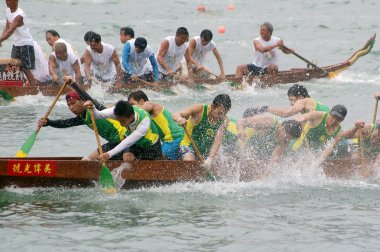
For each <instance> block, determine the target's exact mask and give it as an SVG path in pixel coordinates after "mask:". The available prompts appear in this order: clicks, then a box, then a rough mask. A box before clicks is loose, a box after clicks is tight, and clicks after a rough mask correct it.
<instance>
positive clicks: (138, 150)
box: [85, 100, 162, 162]
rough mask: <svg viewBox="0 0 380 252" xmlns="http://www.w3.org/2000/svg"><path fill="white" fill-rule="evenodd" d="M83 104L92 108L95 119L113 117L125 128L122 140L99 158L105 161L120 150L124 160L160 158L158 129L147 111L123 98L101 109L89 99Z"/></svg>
mask: <svg viewBox="0 0 380 252" xmlns="http://www.w3.org/2000/svg"><path fill="white" fill-rule="evenodd" d="M85 106H86V108H88V109H92V108H93V109H94V116H95V118H96V119H106V118H108V119H115V120H117V121H118V122H119V123H120V124H121V125H122V126H123V127H125V128H126V131H125V138H124V140H123V141H122V142H121V143H120V144H118V145H117V146H116V147H115V148H113V149H111V150H109V151H107V152H105V153H103V155H100V156H99V159H100V160H102V161H107V160H108V159H110V158H112V157H113V156H114V155H116V154H118V153H120V152H123V160H124V161H125V162H133V161H135V160H160V159H162V151H161V143H160V137H159V135H158V130H157V128H156V126H155V125H154V123H153V120H152V118H151V116H150V115H149V113H148V112H146V111H145V110H143V109H140V108H138V107H135V106H132V105H130V104H129V103H128V102H127V101H123V100H120V101H118V102H117V103H116V105H115V107H113V108H108V109H104V110H101V111H99V110H97V109H96V107H95V108H94V106H93V103H92V102H91V101H86V102H85Z"/></svg>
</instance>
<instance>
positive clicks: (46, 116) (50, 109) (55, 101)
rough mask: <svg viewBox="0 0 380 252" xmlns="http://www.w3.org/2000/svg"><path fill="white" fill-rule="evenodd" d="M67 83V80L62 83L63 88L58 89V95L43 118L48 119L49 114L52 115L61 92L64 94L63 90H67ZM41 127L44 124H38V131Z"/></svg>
mask: <svg viewBox="0 0 380 252" xmlns="http://www.w3.org/2000/svg"><path fill="white" fill-rule="evenodd" d="M66 85H67V83H66V82H65V83H64V84H63V85H62V87H61V89H60V90H59V91H58V94H57V96H56V97H55V98H54V101H53V103H52V104H51V105H50V108H49V109H48V111H47V112H46V114H45V115H44V117H43V120H46V119H47V118H48V116H49V115H50V112H51V111H52V110H53V108H54V106H55V104H56V103H57V101H58V99H59V97H60V96H61V94H62V93H63V91H64V90H65V88H66ZM41 127H42V126H38V127H37V132H39V131H40V129H41Z"/></svg>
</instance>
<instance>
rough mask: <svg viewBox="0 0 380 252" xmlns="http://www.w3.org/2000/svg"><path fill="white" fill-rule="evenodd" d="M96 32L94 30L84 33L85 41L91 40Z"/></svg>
mask: <svg viewBox="0 0 380 252" xmlns="http://www.w3.org/2000/svg"><path fill="white" fill-rule="evenodd" d="M94 34H96V32H93V31H88V32H86V33H85V34H84V37H83V39H84V41H85V42H89V41H90V37H92V36H93V35H94Z"/></svg>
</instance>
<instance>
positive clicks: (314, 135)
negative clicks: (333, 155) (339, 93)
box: [304, 113, 341, 150]
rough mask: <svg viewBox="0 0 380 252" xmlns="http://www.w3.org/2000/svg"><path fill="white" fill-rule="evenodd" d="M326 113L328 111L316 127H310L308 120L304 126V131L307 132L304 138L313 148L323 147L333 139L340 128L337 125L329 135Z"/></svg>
mask: <svg viewBox="0 0 380 252" xmlns="http://www.w3.org/2000/svg"><path fill="white" fill-rule="evenodd" d="M328 115H329V113H325V115H324V116H323V119H322V121H321V123H320V124H319V125H318V126H317V127H314V128H310V126H309V122H308V123H307V124H306V125H305V127H304V131H306V132H307V133H306V138H307V140H308V143H309V146H310V147H311V148H312V149H314V150H316V149H321V148H323V146H324V145H325V144H326V142H327V141H329V140H331V139H333V138H334V137H335V136H336V135H338V133H339V131H340V130H341V127H340V126H339V127H338V128H337V129H336V130H335V131H334V132H333V133H332V134H331V135H329V134H328V133H327V131H326V118H327V116H328Z"/></svg>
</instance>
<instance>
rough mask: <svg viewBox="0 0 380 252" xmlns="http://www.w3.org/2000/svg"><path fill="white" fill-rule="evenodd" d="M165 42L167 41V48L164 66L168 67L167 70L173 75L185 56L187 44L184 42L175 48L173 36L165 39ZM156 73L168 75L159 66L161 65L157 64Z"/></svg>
mask: <svg viewBox="0 0 380 252" xmlns="http://www.w3.org/2000/svg"><path fill="white" fill-rule="evenodd" d="M165 40H167V41H169V48H168V51H167V52H166V54H165V57H164V60H165V62H166V65H167V66H168V67H169V69H170V70H171V71H172V72H174V73H175V72H176V70H177V67H178V66H179V65H180V63H181V60H182V59H183V56H184V55H185V52H186V49H187V47H188V45H189V43H187V42H186V43H184V44H183V45H181V46H177V44H176V43H175V36H168V37H166V38H165ZM159 51H160V50H158V52H159ZM158 52H157V55H158ZM156 57H157V56H156ZM157 62H158V61H157ZM158 71H159V72H161V73H163V74H167V73H168V72H167V71H166V70H165V69H164V68H163V67H162V66H161V64H158Z"/></svg>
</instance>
